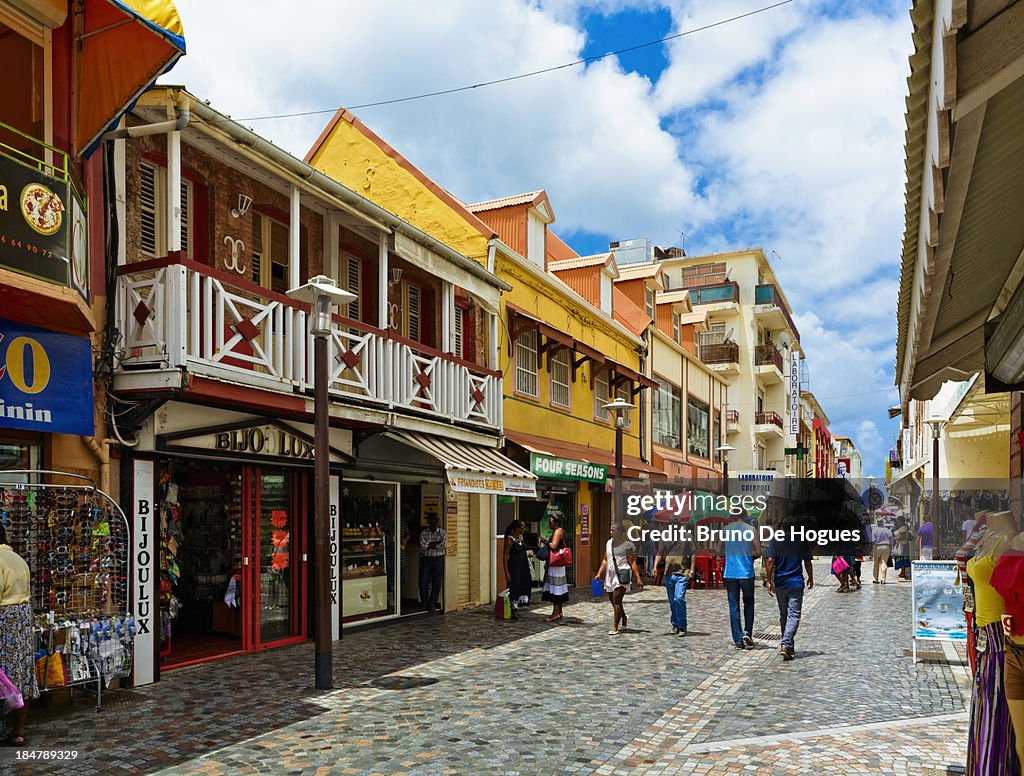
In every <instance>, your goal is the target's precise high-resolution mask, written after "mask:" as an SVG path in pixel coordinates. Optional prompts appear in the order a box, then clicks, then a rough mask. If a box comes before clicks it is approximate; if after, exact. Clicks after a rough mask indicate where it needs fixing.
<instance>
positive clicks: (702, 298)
mask: <svg viewBox="0 0 1024 776" xmlns="http://www.w3.org/2000/svg"><path fill="white" fill-rule="evenodd" d="M689 291H690V304H692V305H693V306H697V305H701V309H700V312H706V313H726V314H728V313H738V312H739V309H740V287H739V284H738V283H736V282H735V281H729V282H726V283H714V284H712V285H707V286H697V287H695V288H691V289H689Z"/></svg>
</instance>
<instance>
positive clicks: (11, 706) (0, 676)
mask: <svg viewBox="0 0 1024 776" xmlns="http://www.w3.org/2000/svg"><path fill="white" fill-rule="evenodd" d="M24 705H25V699H24V698H22V696H21V690H19V689H18V688H17V687H16V686H15V685H14V682H12V681H11V680H10V679H9V678H7V674H5V673H4V672H3V671H2V670H0V714H7V713H9V712H12V711H15V710H16V709H20V708H21V707H22V706H24Z"/></svg>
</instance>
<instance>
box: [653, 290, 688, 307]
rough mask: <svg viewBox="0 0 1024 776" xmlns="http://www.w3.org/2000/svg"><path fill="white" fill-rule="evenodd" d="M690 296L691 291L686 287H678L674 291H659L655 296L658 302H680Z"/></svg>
mask: <svg viewBox="0 0 1024 776" xmlns="http://www.w3.org/2000/svg"><path fill="white" fill-rule="evenodd" d="M689 298H690V291H689V289H686V288H677V289H675V290H673V291H659V292H658V294H657V296H655V297H654V299H655V302H656V303H657V304H679V303H680V302H686V301H687V300H689Z"/></svg>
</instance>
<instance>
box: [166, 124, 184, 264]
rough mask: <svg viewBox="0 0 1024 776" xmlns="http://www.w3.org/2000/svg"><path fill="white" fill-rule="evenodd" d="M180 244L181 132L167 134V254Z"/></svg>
mask: <svg viewBox="0 0 1024 776" xmlns="http://www.w3.org/2000/svg"><path fill="white" fill-rule="evenodd" d="M183 247H184V246H182V244H181V132H168V133H167V252H168V253H173V252H174V251H180V250H182V248H183Z"/></svg>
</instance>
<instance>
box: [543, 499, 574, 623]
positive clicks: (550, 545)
mask: <svg viewBox="0 0 1024 776" xmlns="http://www.w3.org/2000/svg"><path fill="white" fill-rule="evenodd" d="M548 528H549V529H550V530H551V538H550V539H545V538H544V537H541V539H540V541H541V544H543V545H545V547H546V549H547V551H548V560H546V561H545V562H544V590H543V592H542V593H541V598H542V599H543V600H545V601H550V602H551V604H552V607H551V614H550V615H548V616H547V617H546V618H545V619H546V620H547V621H548V622H559V621H560V620H561V619H562V605H563V604H564V603H565V602H566V601H568V600H569V583H568V582H567V581H566V580H567V577H566V574H565V566H552V565H551V560H550V554H551V553H552V552H554V551H556V550H559V549H561V548H562V547H563V546H564V545H565V531H563V530H562V520H561V518H559V517H558V516H556V515H552V516H551V517H549V518H548Z"/></svg>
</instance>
